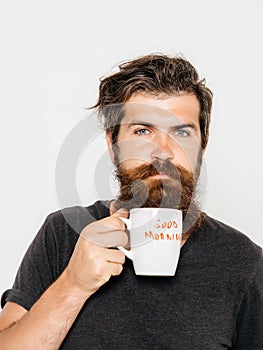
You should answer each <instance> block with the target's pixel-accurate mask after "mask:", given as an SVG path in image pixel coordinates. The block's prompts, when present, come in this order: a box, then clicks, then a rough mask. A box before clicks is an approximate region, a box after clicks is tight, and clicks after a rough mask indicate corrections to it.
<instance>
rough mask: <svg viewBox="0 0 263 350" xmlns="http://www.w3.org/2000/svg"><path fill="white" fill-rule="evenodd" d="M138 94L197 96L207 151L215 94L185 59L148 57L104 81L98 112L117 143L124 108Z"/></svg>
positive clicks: (124, 65) (120, 69)
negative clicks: (184, 94) (213, 95)
mask: <svg viewBox="0 0 263 350" xmlns="http://www.w3.org/2000/svg"><path fill="white" fill-rule="evenodd" d="M138 92H143V93H147V94H150V95H154V96H159V95H162V96H163V95H167V96H171V95H176V94H177V95H178V94H179V93H184V92H186V93H193V94H194V95H195V96H196V97H197V99H198V101H199V104H200V116H199V122H200V130H201V147H202V148H205V146H206V144H207V141H208V136H209V125H210V118H211V109H212V92H211V91H210V89H209V88H207V87H206V86H205V80H204V79H202V80H200V79H199V75H198V73H197V71H196V69H195V68H194V66H193V65H192V64H191V63H190V62H189V61H187V60H186V59H184V58H181V57H169V56H166V55H162V54H153V55H147V56H143V57H140V58H137V59H135V60H132V61H129V62H126V63H123V64H120V65H119V71H118V72H117V73H114V74H112V75H110V76H108V77H105V78H103V79H101V82H100V86H99V98H98V102H97V103H96V105H95V106H93V107H94V108H98V111H99V115H100V117H101V119H102V121H103V124H104V128H105V130H106V131H108V132H110V133H111V134H112V142H113V143H115V142H116V141H117V136H118V132H119V124H120V122H121V119H122V118H123V113H124V111H123V109H122V108H121V105H120V104H123V103H125V102H127V101H128V100H129V99H130V97H131V96H132V95H133V94H135V93H138Z"/></svg>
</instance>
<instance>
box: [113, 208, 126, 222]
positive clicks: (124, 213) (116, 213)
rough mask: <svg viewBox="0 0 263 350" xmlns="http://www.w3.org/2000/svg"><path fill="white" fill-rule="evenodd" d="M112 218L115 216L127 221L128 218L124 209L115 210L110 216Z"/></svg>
mask: <svg viewBox="0 0 263 350" xmlns="http://www.w3.org/2000/svg"><path fill="white" fill-rule="evenodd" d="M112 216H117V217H123V218H126V219H128V217H129V212H128V210H127V209H125V208H120V209H119V210H117V211H116V212H115V213H114V214H112Z"/></svg>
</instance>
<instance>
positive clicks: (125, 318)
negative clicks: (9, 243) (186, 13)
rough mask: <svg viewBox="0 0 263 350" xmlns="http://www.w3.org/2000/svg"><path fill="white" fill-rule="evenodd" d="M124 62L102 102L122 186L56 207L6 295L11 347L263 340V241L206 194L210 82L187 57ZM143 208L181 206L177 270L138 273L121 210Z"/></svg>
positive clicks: (237, 345) (218, 345)
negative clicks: (202, 189)
mask: <svg viewBox="0 0 263 350" xmlns="http://www.w3.org/2000/svg"><path fill="white" fill-rule="evenodd" d="M119 68H120V69H119V71H118V72H117V73H115V74H113V75H111V76H109V77H106V78H104V79H103V80H102V81H101V84H100V92H99V99H98V102H97V104H96V106H95V107H96V108H98V111H99V114H100V116H101V118H102V120H103V123H104V126H105V130H106V139H107V143H108V148H109V153H110V157H111V159H112V161H113V163H114V164H115V166H116V176H117V178H118V179H119V182H120V192H119V195H118V197H117V198H116V199H112V200H109V201H98V202H96V203H95V204H93V205H91V206H89V207H87V208H77V207H73V208H67V209H66V210H60V211H58V212H56V213H53V214H51V215H49V216H48V217H47V219H46V221H45V223H44V224H43V226H42V227H41V229H40V231H39V232H38V234H37V236H36V238H35V239H34V241H33V242H32V244H31V245H30V247H29V249H28V251H27V253H26V255H25V257H24V259H23V261H22V263H21V266H20V268H19V270H18V273H17V277H16V280H15V283H14V286H13V288H12V289H10V290H8V291H6V292H5V293H4V295H3V296H2V305H3V306H4V308H3V311H2V313H1V316H0V329H2V331H1V333H0V345H1V348H3V349H27V350H30V349H179V350H184V349H244V350H248V349H251V350H252V349H253V350H259V349H262V348H263V331H262V330H263V309H262V307H263V267H262V249H261V248H260V247H258V246H257V245H256V244H254V243H253V242H251V241H250V239H249V238H247V237H246V236H245V235H244V234H242V233H240V232H238V231H236V230H235V229H233V228H231V227H229V226H227V225H226V224H223V223H221V222H219V221H217V220H215V219H213V218H211V217H209V216H208V215H206V214H205V213H203V212H202V211H201V208H200V205H199V204H198V200H197V199H196V192H197V191H196V189H197V180H198V177H199V173H200V167H201V163H202V157H203V154H204V152H205V148H206V145H207V141H208V132H209V124H210V114H211V107H212V93H211V91H210V90H209V89H208V88H207V87H206V86H205V82H204V81H203V80H200V79H199V76H198V74H197V72H196V70H195V68H194V67H193V66H192V65H191V64H190V62H188V61H187V60H185V59H183V58H180V57H168V56H165V55H149V56H144V57H141V58H138V59H135V60H133V61H131V62H127V63H125V64H122V65H121V66H120V67H119ZM140 207H154V208H156V207H157V208H158V207H165V208H176V209H179V210H182V212H183V219H184V220H183V239H182V247H181V252H180V259H179V264H178V267H177V270H176V273H175V275H174V276H172V277H153V276H151V277H149V276H137V275H135V274H134V270H133V266H132V262H131V261H130V260H128V259H127V260H126V261H125V255H124V254H123V252H122V251H120V250H118V249H117V248H116V247H118V246H127V245H128V235H127V230H126V228H125V225H124V222H123V221H122V220H121V219H120V217H122V216H123V217H126V218H127V217H128V216H129V210H130V209H131V208H140ZM69 217H70V220H68V218H69ZM66 218H67V219H66ZM69 221H70V223H69ZM72 223H73V224H72ZM76 227H78V229H76ZM79 232H80V236H79Z"/></svg>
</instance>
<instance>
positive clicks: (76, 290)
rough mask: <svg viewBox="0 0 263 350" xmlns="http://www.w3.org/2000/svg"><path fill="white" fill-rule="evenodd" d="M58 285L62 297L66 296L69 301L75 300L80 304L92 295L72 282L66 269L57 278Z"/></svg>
mask: <svg viewBox="0 0 263 350" xmlns="http://www.w3.org/2000/svg"><path fill="white" fill-rule="evenodd" d="M59 284H60V287H59V288H60V289H61V291H62V294H63V295H64V296H67V297H68V298H69V299H76V300H78V301H79V302H80V303H81V302H83V303H84V302H85V301H86V300H87V299H88V298H89V297H90V296H91V295H92V294H93V293H91V292H88V291H87V290H85V289H84V288H82V287H81V286H80V285H78V284H76V283H74V282H73V281H72V278H71V273H70V271H69V270H68V268H66V269H65V270H64V271H63V273H62V274H61V276H60V277H59Z"/></svg>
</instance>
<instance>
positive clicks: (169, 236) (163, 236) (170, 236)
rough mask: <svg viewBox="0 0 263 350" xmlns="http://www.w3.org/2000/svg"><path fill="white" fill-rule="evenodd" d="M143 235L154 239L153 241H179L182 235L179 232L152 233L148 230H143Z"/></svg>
mask: <svg viewBox="0 0 263 350" xmlns="http://www.w3.org/2000/svg"><path fill="white" fill-rule="evenodd" d="M144 237H145V238H150V239H154V240H155V241H158V240H160V241H164V240H166V241H175V240H176V241H181V237H182V235H181V234H180V233H163V232H162V233H153V232H152V231H151V230H150V231H149V232H144Z"/></svg>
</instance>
